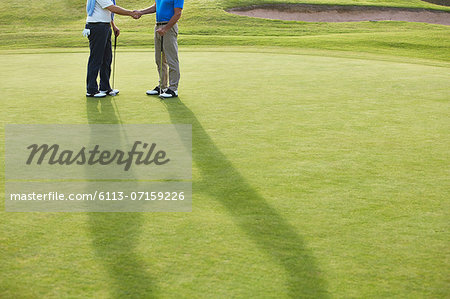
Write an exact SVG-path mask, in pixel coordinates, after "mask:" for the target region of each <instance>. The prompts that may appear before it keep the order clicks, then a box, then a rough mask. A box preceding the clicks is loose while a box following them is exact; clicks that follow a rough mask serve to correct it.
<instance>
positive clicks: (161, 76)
mask: <svg viewBox="0 0 450 299" xmlns="http://www.w3.org/2000/svg"><path fill="white" fill-rule="evenodd" d="M163 38H164V37H163V36H162V35H161V63H160V64H159V96H160V97H161V95H162V94H163V90H162V81H163V45H164V43H163Z"/></svg>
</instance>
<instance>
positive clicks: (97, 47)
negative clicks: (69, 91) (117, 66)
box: [86, 23, 112, 94]
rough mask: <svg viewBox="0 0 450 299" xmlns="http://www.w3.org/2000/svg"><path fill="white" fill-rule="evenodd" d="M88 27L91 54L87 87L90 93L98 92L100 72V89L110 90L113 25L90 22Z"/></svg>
mask: <svg viewBox="0 0 450 299" xmlns="http://www.w3.org/2000/svg"><path fill="white" fill-rule="evenodd" d="M86 29H89V30H91V34H90V35H89V49H90V56H89V62H88V67H87V78H86V87H87V92H88V93H91V94H92V93H97V92H98V91H99V89H98V85H97V77H98V73H99V72H100V90H102V91H106V90H110V89H111V86H110V85H109V77H110V75H111V62H112V49H111V25H110V24H109V23H89V24H86Z"/></svg>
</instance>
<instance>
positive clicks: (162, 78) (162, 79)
mask: <svg viewBox="0 0 450 299" xmlns="http://www.w3.org/2000/svg"><path fill="white" fill-rule="evenodd" d="M162 26H163V25H162ZM158 28H159V26H156V27H155V62H156V66H157V67H158V73H159V86H161V88H162V89H166V88H167V81H168V77H169V76H168V66H167V61H166V53H165V51H166V44H167V42H166V35H164V38H163V42H164V52H163V55H162V56H163V57H162V59H163V61H161V36H160V35H159V34H158V33H156V29H158ZM161 63H162V73H161Z"/></svg>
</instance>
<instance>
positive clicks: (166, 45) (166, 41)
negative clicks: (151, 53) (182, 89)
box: [155, 24, 180, 91]
mask: <svg viewBox="0 0 450 299" xmlns="http://www.w3.org/2000/svg"><path fill="white" fill-rule="evenodd" d="M163 26H165V25H159V26H155V61H156V65H157V66H158V73H159V84H160V86H161V87H162V88H164V89H165V88H167V87H169V88H170V89H171V90H173V91H177V90H178V82H179V81H180V63H179V61H178V42H177V36H178V24H175V25H174V26H173V27H172V28H170V30H169V31H167V32H166V34H164V36H163V55H162V59H163V61H162V72H160V70H161V36H160V35H159V34H158V33H156V30H157V29H159V28H160V27H163ZM168 81H169V82H168ZM168 83H169V86H168Z"/></svg>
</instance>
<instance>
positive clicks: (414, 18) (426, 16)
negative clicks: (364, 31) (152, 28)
mask: <svg viewBox="0 0 450 299" xmlns="http://www.w3.org/2000/svg"><path fill="white" fill-rule="evenodd" d="M228 12H230V13H233V14H237V15H241V16H248V17H256V18H265V19H276V20H287V21H304V22H361V21H407V22H421V23H430V24H441V25H450V13H449V12H444V11H436V10H429V9H410V8H396V7H376V6H344V5H313V4H268V5H252V6H249V7H238V8H232V9H230V10H228Z"/></svg>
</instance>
